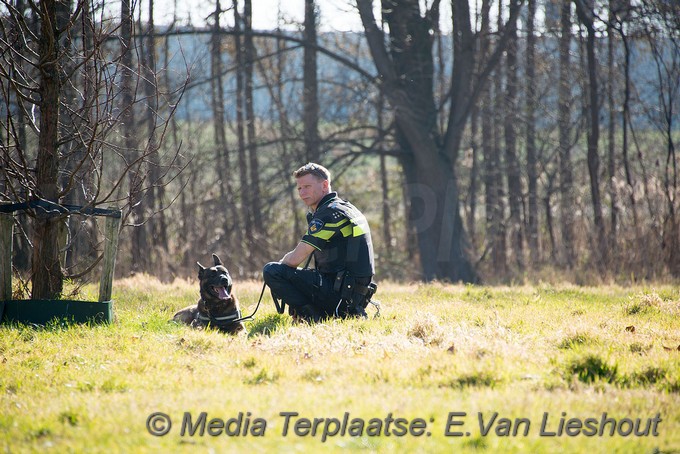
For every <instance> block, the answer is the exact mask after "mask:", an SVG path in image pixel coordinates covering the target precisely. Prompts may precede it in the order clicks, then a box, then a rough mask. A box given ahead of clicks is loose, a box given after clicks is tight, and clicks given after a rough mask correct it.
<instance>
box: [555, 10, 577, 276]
mask: <svg viewBox="0 0 680 454" xmlns="http://www.w3.org/2000/svg"><path fill="white" fill-rule="evenodd" d="M570 44H571V4H570V2H568V1H565V2H563V3H562V9H561V13H560V39H559V60H560V63H559V73H560V75H559V78H560V80H559V86H558V101H557V102H558V106H557V115H558V118H557V123H558V128H559V132H558V134H559V167H560V196H561V200H560V214H561V228H562V252H563V255H564V259H565V262H566V265H567V267H568V268H572V267H573V266H574V208H575V206H574V188H573V177H572V164H571V143H570V142H571V140H570V134H571V131H570V129H571V128H570V123H571V109H570V103H571V82H572V71H571V68H570V63H569V47H570Z"/></svg>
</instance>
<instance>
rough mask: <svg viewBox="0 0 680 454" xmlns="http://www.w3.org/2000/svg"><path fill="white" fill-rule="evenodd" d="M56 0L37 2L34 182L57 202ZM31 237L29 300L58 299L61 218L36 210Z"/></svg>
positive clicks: (40, 191)
mask: <svg viewBox="0 0 680 454" xmlns="http://www.w3.org/2000/svg"><path fill="white" fill-rule="evenodd" d="M57 8H58V2H57V1H55V0H44V1H42V2H41V3H40V19H41V21H40V43H39V55H40V60H39V61H40V88H39V93H40V101H39V108H40V134H39V137H38V156H37V160H36V183H37V189H38V194H37V195H38V196H39V197H40V198H41V199H44V200H48V201H51V202H56V203H58V202H59V200H58V193H59V189H58V187H57V182H58V177H59V148H58V145H57V144H58V142H59V101H60V91H61V82H60V68H59V56H60V51H61V49H60V48H59V38H60V37H59V33H60V31H59V28H58V26H57ZM37 211H38V212H37V215H36V220H35V232H34V236H33V246H34V248H33V266H32V275H31V277H32V292H31V298H32V299H57V298H59V297H60V296H61V292H62V290H63V282H62V281H63V274H62V270H61V264H60V261H59V244H58V233H59V224H60V223H61V221H62V220H61V219H60V218H59V217H56V216H48V215H46V214H44V213H41V212H40V210H37Z"/></svg>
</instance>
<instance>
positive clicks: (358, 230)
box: [352, 225, 366, 236]
mask: <svg viewBox="0 0 680 454" xmlns="http://www.w3.org/2000/svg"><path fill="white" fill-rule="evenodd" d="M364 233H366V232H364V229H362V228H361V226H358V225H355V226H354V229H353V230H352V236H361V235H363V234H364Z"/></svg>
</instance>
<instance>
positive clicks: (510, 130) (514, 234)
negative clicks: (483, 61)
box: [501, 0, 524, 271]
mask: <svg viewBox="0 0 680 454" xmlns="http://www.w3.org/2000/svg"><path fill="white" fill-rule="evenodd" d="M511 1H512V2H516V1H517V0H511ZM501 3H502V2H501ZM507 46H508V47H507V54H506V55H507V57H506V63H507V65H506V81H507V84H506V87H505V103H504V107H505V115H504V125H503V126H504V128H503V129H504V135H505V159H506V165H507V172H508V205H509V206H510V241H511V242H512V249H513V254H514V256H515V257H514V258H515V263H516V265H517V267H518V268H519V270H520V271H522V270H523V269H524V244H523V241H524V240H523V236H524V235H523V234H522V183H521V179H520V170H519V160H518V159H517V131H516V128H517V125H518V124H519V121H518V115H517V109H518V107H519V106H517V33H516V32H514V31H513V32H512V33H510V34H509V40H508V45H507Z"/></svg>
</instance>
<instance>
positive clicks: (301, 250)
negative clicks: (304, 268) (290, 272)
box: [281, 241, 314, 268]
mask: <svg viewBox="0 0 680 454" xmlns="http://www.w3.org/2000/svg"><path fill="white" fill-rule="evenodd" d="M312 252H314V247H313V246H312V245H310V244H307V243H303V242H302V241H300V242H299V243H298V245H297V246H295V249H293V250H292V251H290V252H288V253H287V254H286V255H284V256H283V258H282V259H281V263H283V264H284V265H288V266H290V267H292V268H297V267H298V265H300V264H301V263H302V262H304V261H305V260H306V259H307V257H309V255H310V254H311V253H312Z"/></svg>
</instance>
